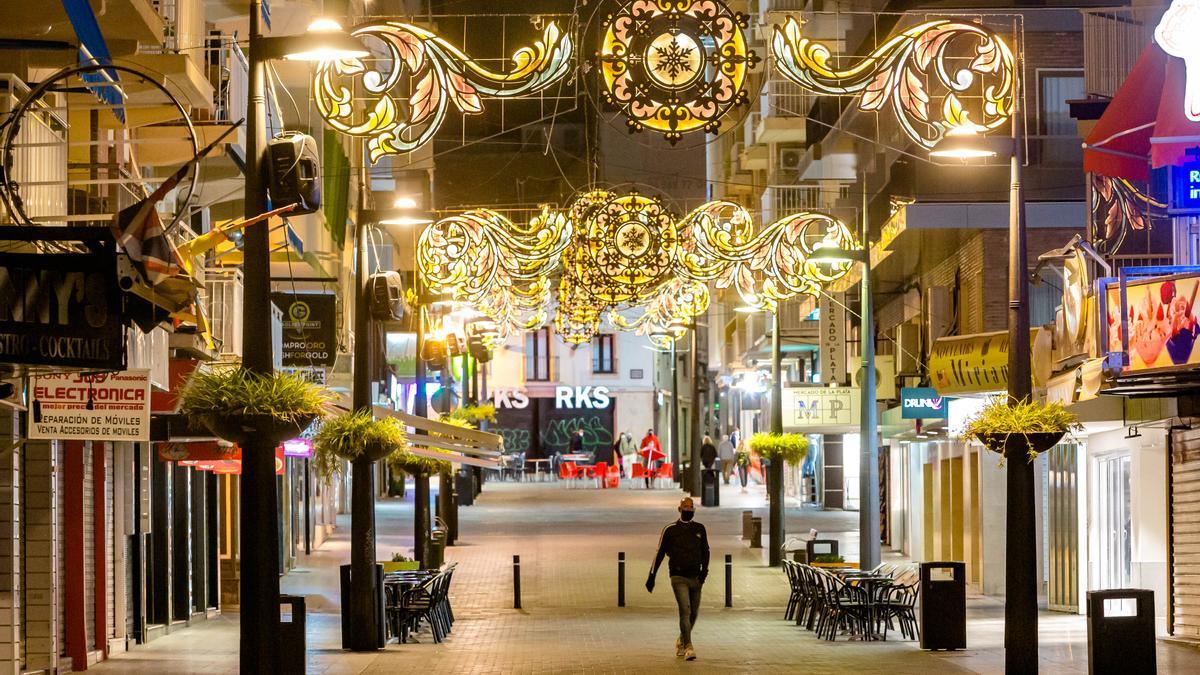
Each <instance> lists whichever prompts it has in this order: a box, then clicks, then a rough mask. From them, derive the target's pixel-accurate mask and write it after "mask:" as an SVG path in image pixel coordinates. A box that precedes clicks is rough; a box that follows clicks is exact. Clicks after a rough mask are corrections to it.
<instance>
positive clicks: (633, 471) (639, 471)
mask: <svg viewBox="0 0 1200 675" xmlns="http://www.w3.org/2000/svg"><path fill="white" fill-rule="evenodd" d="M629 477H630V478H631V479H632V480H631V481H630V487H637V485H638V479H642V480H645V478H646V465H645V464H634V465H633V466H632V467H631V468H630V470H629Z"/></svg>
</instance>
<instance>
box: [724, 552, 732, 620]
mask: <svg viewBox="0 0 1200 675" xmlns="http://www.w3.org/2000/svg"><path fill="white" fill-rule="evenodd" d="M725 606H726V607H733V556H732V555H730V554H728V553H726V554H725Z"/></svg>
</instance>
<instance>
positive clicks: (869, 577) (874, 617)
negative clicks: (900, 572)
mask: <svg viewBox="0 0 1200 675" xmlns="http://www.w3.org/2000/svg"><path fill="white" fill-rule="evenodd" d="M844 579H845V582H846V584H847V585H849V586H855V587H858V588H861V589H862V595H863V596H864V598H865V599H866V603H867V614H868V615H869V617H870V620H869V621H868V622H867V632H866V634H865V635H863V639H864V640H882V639H883V637H882V636H881V635H880V634H879V632H878V631H877V630H876V626H877V625H878V624H879V619H880V618H881V617H880V616H878V612H879V609H880V607H879V605H880V603H879V598H880V590H881V588H882V587H886V586H891V585H892V582H893V579H892V578H891V577H890V576H887V575H880V574H858V575H847V576H846V577H844Z"/></svg>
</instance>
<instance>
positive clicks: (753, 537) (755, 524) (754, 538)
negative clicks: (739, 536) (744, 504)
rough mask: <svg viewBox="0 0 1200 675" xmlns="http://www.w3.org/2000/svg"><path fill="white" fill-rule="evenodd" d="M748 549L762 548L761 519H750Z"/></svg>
mask: <svg viewBox="0 0 1200 675" xmlns="http://www.w3.org/2000/svg"><path fill="white" fill-rule="evenodd" d="M750 548H762V518H759V517H754V518H751V519H750Z"/></svg>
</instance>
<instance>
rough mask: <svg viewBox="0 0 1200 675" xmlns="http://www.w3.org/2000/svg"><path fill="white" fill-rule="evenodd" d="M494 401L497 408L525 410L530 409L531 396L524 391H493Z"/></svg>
mask: <svg viewBox="0 0 1200 675" xmlns="http://www.w3.org/2000/svg"><path fill="white" fill-rule="evenodd" d="M492 401H493V402H494V403H495V405H496V407H497V408H515V409H517V410H524V409H525V408H528V407H529V395H528V394H526V393H525V390H524V389H493V390H492Z"/></svg>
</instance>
